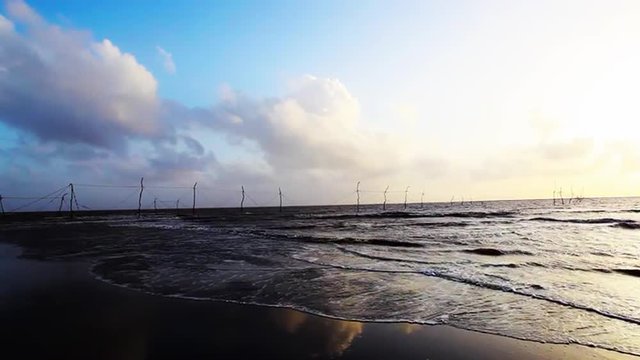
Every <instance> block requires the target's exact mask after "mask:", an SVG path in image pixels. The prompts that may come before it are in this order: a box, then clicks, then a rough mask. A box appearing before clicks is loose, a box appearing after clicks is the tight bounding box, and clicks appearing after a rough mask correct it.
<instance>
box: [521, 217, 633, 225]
mask: <svg viewBox="0 0 640 360" xmlns="http://www.w3.org/2000/svg"><path fill="white" fill-rule="evenodd" d="M528 220H529V221H546V222H561V223H573V224H614V226H619V225H620V224H625V225H622V226H636V225H637V226H640V224H638V223H637V222H635V221H634V220H629V219H615V218H595V219H558V218H552V217H534V218H530V219H528Z"/></svg>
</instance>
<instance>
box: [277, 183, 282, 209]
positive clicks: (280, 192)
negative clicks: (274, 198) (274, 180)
mask: <svg viewBox="0 0 640 360" xmlns="http://www.w3.org/2000/svg"><path fill="white" fill-rule="evenodd" d="M278 195H279V196H280V212H282V189H280V188H278Z"/></svg>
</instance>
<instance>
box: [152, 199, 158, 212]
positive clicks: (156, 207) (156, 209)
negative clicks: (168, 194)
mask: <svg viewBox="0 0 640 360" xmlns="http://www.w3.org/2000/svg"><path fill="white" fill-rule="evenodd" d="M153 211H155V212H158V198H153Z"/></svg>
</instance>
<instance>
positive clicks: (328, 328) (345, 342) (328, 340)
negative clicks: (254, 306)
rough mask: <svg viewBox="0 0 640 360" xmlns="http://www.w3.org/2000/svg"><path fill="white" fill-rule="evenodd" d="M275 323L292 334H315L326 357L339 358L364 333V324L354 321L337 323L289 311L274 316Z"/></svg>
mask: <svg viewBox="0 0 640 360" xmlns="http://www.w3.org/2000/svg"><path fill="white" fill-rule="evenodd" d="M273 319H274V322H275V323H276V324H277V325H278V326H280V327H281V328H282V329H284V330H285V331H287V332H288V333H290V334H295V333H298V332H300V333H305V334H304V335H310V334H311V333H313V335H314V336H315V338H316V339H317V341H319V342H321V343H322V344H323V348H324V351H325V354H326V355H331V356H339V355H342V354H343V353H344V352H345V350H347V349H348V348H349V346H351V344H352V342H353V340H354V339H356V337H358V335H360V334H361V333H362V330H363V325H364V324H362V323H358V322H353V321H335V320H331V319H326V318H318V317H315V316H310V315H308V314H305V313H302V312H298V311H287V312H284V313H278V314H275V313H274V315H273Z"/></svg>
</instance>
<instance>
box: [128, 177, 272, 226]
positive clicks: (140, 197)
mask: <svg viewBox="0 0 640 360" xmlns="http://www.w3.org/2000/svg"><path fill="white" fill-rule="evenodd" d="M197 187H198V182H195V183H194V184H193V188H192V190H193V201H192V204H191V214H192V215H194V216H195V215H196V189H197ZM240 189H241V195H242V198H241V199H240V211H241V212H242V211H244V200H245V191H244V185H242V186H241V187H240ZM143 192H144V177H142V178H140V193H139V195H138V217H140V216H141V214H142V193H143ZM278 196H279V198H280V205H279V211H280V212H282V189H281V188H278ZM157 200H158V199H157V198H155V199H153V207H154V210H157V209H158V207H157ZM179 206H180V199H178V200H176V209H178V208H179Z"/></svg>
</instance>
